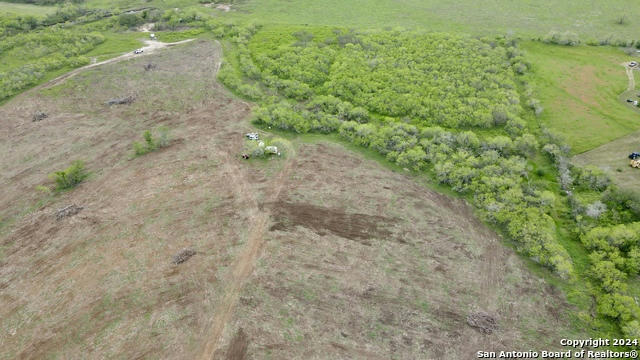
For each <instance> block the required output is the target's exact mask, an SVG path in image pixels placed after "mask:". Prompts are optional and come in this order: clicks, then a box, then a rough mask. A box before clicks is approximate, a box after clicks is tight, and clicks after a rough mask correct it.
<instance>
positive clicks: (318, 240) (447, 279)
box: [0, 40, 585, 359]
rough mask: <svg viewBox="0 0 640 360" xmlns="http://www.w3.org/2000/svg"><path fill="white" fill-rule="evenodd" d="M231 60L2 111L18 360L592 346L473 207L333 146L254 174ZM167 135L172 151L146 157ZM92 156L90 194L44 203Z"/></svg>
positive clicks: (93, 80)
mask: <svg viewBox="0 0 640 360" xmlns="http://www.w3.org/2000/svg"><path fill="white" fill-rule="evenodd" d="M219 56H220V53H219V48H218V47H217V46H216V45H215V44H214V43H213V42H208V41H206V40H198V41H194V42H191V43H189V44H184V45H180V46H176V47H174V48H170V49H165V50H162V51H159V52H157V53H155V54H153V55H149V56H146V57H144V58H134V59H131V60H127V61H124V62H121V63H117V64H107V65H105V66H102V67H97V68H94V69H91V70H89V71H86V72H83V73H80V74H77V75H76V76H74V77H73V78H71V79H68V80H67V81H66V82H64V83H63V84H60V85H58V86H55V87H52V88H49V89H41V90H38V91H34V92H31V93H28V94H24V95H21V96H18V97H16V98H15V99H13V100H12V101H11V102H9V103H8V104H6V105H4V106H3V107H0V118H1V119H3V121H2V122H0V152H1V153H2V154H3V156H2V158H1V159H0V169H2V171H1V172H0V184H1V186H0V221H2V224H3V225H2V228H1V230H0V359H15V358H18V359H43V358H64V359H87V358H91V359H111V358H116V359H158V358H162V359H194V358H211V357H212V356H213V357H215V358H221V359H250V358H253V359H269V358H272V359H300V358H311V359H327V358H334V359H335V358H361V359H365V358H367V359H375V358H397V359H463V358H470V357H471V355H472V354H473V353H474V352H475V351H478V350H487V351H489V350H496V349H498V350H501V349H504V350H514V349H520V350H529V349H543V348H557V346H558V345H557V340H558V339H560V338H562V337H571V336H575V337H578V338H579V337H585V334H572V331H571V330H570V324H569V318H568V314H570V313H571V312H572V310H573V309H571V308H569V306H568V305H567V304H566V302H565V301H564V300H563V297H562V295H561V294H560V293H559V291H557V290H555V289H554V288H553V287H551V286H549V285H547V284H546V283H545V282H544V281H543V280H540V279H538V278H536V277H534V276H533V275H531V274H530V273H529V271H528V270H527V269H526V267H525V266H524V264H523V262H522V261H521V260H520V258H519V257H518V256H517V255H515V254H514V253H513V252H512V251H511V250H509V249H507V248H505V247H504V246H503V245H502V244H501V242H500V239H499V237H498V236H496V235H495V234H494V233H493V232H492V231H490V230H489V229H487V228H486V227H485V226H484V225H483V224H481V223H480V222H478V221H477V220H476V219H475V218H474V217H473V214H472V213H471V211H470V209H469V207H468V206H467V205H466V204H464V202H463V201H461V200H455V199H452V198H449V197H446V196H443V195H439V194H437V193H435V192H433V191H430V190H427V189H426V188H425V187H424V186H422V185H420V184H418V183H417V182H416V181H415V180H414V179H412V178H411V177H409V176H407V175H406V174H400V173H394V172H392V171H391V170H389V169H387V168H385V167H383V166H382V165H380V164H378V163H376V162H375V161H373V160H365V159H363V158H362V157H361V156H360V155H358V154H355V153H352V152H350V151H348V150H346V149H344V148H343V147H342V146H340V145H337V144H332V143H315V144H308V143H302V142H300V143H296V144H294V145H295V146H296V151H295V154H294V153H290V154H288V156H287V157H286V158H283V159H273V160H268V161H257V160H256V161H253V160H252V161H248V162H247V161H243V160H242V159H241V158H240V156H239V155H240V153H241V151H242V146H243V143H242V142H243V140H242V139H243V133H244V132H245V131H248V130H250V129H251V127H250V125H249V124H248V122H247V118H248V116H249V114H250V107H249V105H248V104H246V103H244V102H242V101H239V100H237V99H233V98H232V97H230V95H229V94H228V92H226V91H225V90H224V89H223V88H222V87H221V86H220V85H219V84H217V83H216V82H215V72H216V70H217V66H218V62H219ZM149 62H151V63H153V64H155V65H156V67H155V68H154V69H153V70H150V71H145V69H144V68H143V66H144V65H145V64H147V63H149ZM129 95H131V96H134V97H135V101H134V102H133V103H132V104H130V105H115V106H111V107H109V106H106V105H105V104H104V103H105V102H106V101H107V100H109V99H112V98H115V97H121V96H129ZM36 111H44V112H46V113H48V114H49V117H48V118H46V119H44V120H41V121H39V122H32V119H31V118H32V115H33V114H34V113H35V112H36ZM159 125H165V126H167V127H169V128H170V129H171V134H172V142H171V145H170V146H168V147H166V148H163V149H161V150H159V151H156V152H152V153H149V154H147V155H144V156H141V157H137V158H133V159H132V158H131V153H132V148H131V146H132V143H133V142H134V141H141V133H142V132H143V131H144V130H146V129H153V128H155V127H157V126H159ZM76 159H83V160H85V161H86V164H87V167H88V169H89V170H90V171H91V176H90V177H89V179H88V180H87V181H86V182H84V183H82V184H80V185H79V186H78V187H77V188H75V189H73V190H71V191H69V192H66V193H62V194H59V195H52V194H47V193H45V192H43V191H40V190H36V187H37V186H38V185H44V186H49V187H51V186H52V182H51V180H48V177H47V175H48V174H49V173H51V172H53V171H56V170H60V169H63V168H65V167H66V166H67V165H68V164H69V163H70V162H71V161H72V160H76ZM71 204H76V205H78V206H81V207H83V209H82V210H81V211H80V212H79V213H77V214H76V215H73V216H69V217H65V218H62V219H60V220H58V219H57V218H56V211H57V209H60V208H63V207H65V206H68V205H71ZM185 248H191V249H193V250H195V252H196V254H195V255H194V256H193V257H191V258H189V259H188V260H187V261H185V262H183V263H181V264H179V265H175V264H174V263H173V262H172V259H173V256H174V255H176V254H178V253H179V252H180V251H181V250H182V249H185ZM477 311H483V312H486V313H488V314H489V315H491V316H492V317H493V318H494V319H495V320H496V322H497V328H496V329H495V331H494V332H493V333H491V334H485V333H482V332H480V331H478V330H477V329H474V328H471V327H470V326H468V324H467V317H468V316H469V314H472V313H474V312H477Z"/></svg>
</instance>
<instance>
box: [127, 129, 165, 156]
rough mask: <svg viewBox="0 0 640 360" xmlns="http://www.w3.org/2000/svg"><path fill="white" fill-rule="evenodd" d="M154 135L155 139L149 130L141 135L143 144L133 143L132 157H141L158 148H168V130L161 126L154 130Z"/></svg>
mask: <svg viewBox="0 0 640 360" xmlns="http://www.w3.org/2000/svg"><path fill="white" fill-rule="evenodd" d="M156 133H157V135H156V136H155V137H154V135H153V133H152V132H151V131H150V130H146V131H145V132H143V133H142V137H143V138H144V142H143V143H140V142H137V141H136V142H134V143H133V153H134V156H141V155H144V154H147V153H150V152H152V151H154V150H157V149H159V148H162V147H166V146H169V142H170V139H169V129H168V128H166V127H164V126H161V127H159V128H158V129H157V130H156Z"/></svg>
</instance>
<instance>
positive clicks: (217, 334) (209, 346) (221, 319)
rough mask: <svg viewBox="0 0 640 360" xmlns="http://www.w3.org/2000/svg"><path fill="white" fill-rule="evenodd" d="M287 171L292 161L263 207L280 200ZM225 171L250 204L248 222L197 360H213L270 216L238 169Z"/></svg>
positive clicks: (269, 212) (286, 165)
mask: <svg viewBox="0 0 640 360" xmlns="http://www.w3.org/2000/svg"><path fill="white" fill-rule="evenodd" d="M229 161H232V160H231V159H229V158H228V155H227V164H230V162H229ZM291 167H292V160H291V158H289V159H287V161H286V162H285V164H284V166H283V168H282V169H281V170H280V172H279V173H278V176H277V178H275V179H274V180H273V182H272V185H274V187H270V188H273V191H272V192H271V193H270V194H269V196H268V197H267V199H266V201H265V203H266V204H271V203H274V202H276V200H277V199H278V198H279V197H280V193H281V192H282V189H283V188H284V184H285V183H286V177H287V176H288V175H289V173H290V171H291ZM229 170H230V172H229V174H230V177H231V181H233V183H234V184H236V188H235V191H236V192H237V194H238V195H239V196H240V198H241V199H243V200H244V201H248V202H250V203H251V208H250V210H249V217H250V219H251V222H250V225H249V232H248V236H247V243H246V246H245V247H244V249H242V252H241V253H240V255H239V256H238V257H237V259H236V261H235V263H234V264H233V265H232V271H231V275H230V277H229V278H228V279H227V281H226V282H227V284H228V285H227V287H226V289H225V295H224V297H223V299H222V302H221V303H220V305H219V306H218V307H217V308H216V310H215V312H214V314H213V318H212V319H211V326H210V328H209V330H208V331H207V335H206V339H205V342H204V346H203V349H202V352H201V353H200V356H199V357H198V359H201V360H211V359H213V358H214V356H215V354H216V351H217V350H218V348H219V346H220V342H221V340H222V337H223V335H224V330H225V328H226V326H227V324H228V323H229V321H230V320H231V318H232V316H233V312H234V310H235V307H236V305H237V303H238V300H239V298H240V293H241V292H242V289H243V287H244V285H245V283H246V282H247V279H248V278H249V277H250V276H251V274H252V273H253V269H254V267H255V264H256V261H257V260H258V258H259V257H260V254H261V250H262V247H263V245H264V234H265V233H266V231H267V227H268V225H269V218H270V216H271V209H270V208H268V207H267V206H266V205H265V207H264V208H263V209H262V210H261V209H260V208H259V206H258V201H257V200H256V198H255V196H252V195H251V191H250V190H249V189H248V186H247V183H246V178H245V177H244V176H241V175H239V174H242V173H243V171H242V170H241V169H238V166H232V167H231V168H230V169H229Z"/></svg>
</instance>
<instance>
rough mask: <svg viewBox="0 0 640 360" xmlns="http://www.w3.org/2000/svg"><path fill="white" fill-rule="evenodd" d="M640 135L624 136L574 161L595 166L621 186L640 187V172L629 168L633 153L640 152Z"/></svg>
mask: <svg viewBox="0 0 640 360" xmlns="http://www.w3.org/2000/svg"><path fill="white" fill-rule="evenodd" d="M639 139H640V133H639V132H635V133H633V134H630V135H627V136H624V137H622V138H620V139H617V140H614V141H612V142H609V143H607V144H604V145H602V146H599V147H597V148H595V149H593V150H590V151H587V152H585V153H582V154H579V155H576V156H574V157H573V160H574V161H575V162H576V164H579V165H594V166H597V167H599V168H600V169H602V170H604V171H605V172H606V173H607V174H609V175H610V176H611V178H612V179H613V180H614V181H615V182H616V183H617V184H618V185H620V186H622V187H626V188H630V189H637V188H638V187H640V170H639V169H634V168H632V167H631V166H629V158H628V157H627V156H628V155H629V154H631V153H632V152H634V151H635V152H637V151H640V140H639Z"/></svg>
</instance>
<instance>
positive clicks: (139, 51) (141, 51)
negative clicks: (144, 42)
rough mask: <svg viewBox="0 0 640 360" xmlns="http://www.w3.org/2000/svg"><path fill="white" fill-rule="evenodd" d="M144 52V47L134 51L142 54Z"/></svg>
mask: <svg viewBox="0 0 640 360" xmlns="http://www.w3.org/2000/svg"><path fill="white" fill-rule="evenodd" d="M143 52H144V50H142V49H137V50H136V51H134V52H133V53H134V54H142V53H143Z"/></svg>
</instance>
